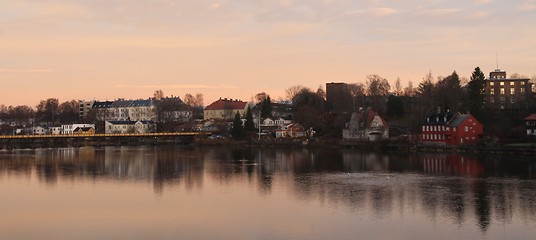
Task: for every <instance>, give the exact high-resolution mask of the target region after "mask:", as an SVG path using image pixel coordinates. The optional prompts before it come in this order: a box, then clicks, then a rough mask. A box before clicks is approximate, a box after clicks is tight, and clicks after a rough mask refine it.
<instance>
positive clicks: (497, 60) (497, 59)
mask: <svg viewBox="0 0 536 240" xmlns="http://www.w3.org/2000/svg"><path fill="white" fill-rule="evenodd" d="M495 61H496V63H497V68H496V69H499V54H498V53H495Z"/></svg>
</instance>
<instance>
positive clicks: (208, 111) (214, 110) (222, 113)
mask: <svg viewBox="0 0 536 240" xmlns="http://www.w3.org/2000/svg"><path fill="white" fill-rule="evenodd" d="M246 110H247V103H246V102H242V101H240V100H233V99H227V98H225V99H221V98H220V99H219V100H217V101H215V102H213V103H211V104H210V105H208V106H207V107H206V108H205V111H204V119H205V120H206V119H222V120H232V119H233V118H234V117H235V115H236V113H239V114H240V116H244V115H245V114H246Z"/></svg>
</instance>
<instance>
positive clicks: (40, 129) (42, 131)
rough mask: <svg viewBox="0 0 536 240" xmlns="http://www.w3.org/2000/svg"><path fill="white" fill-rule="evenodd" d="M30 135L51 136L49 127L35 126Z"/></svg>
mask: <svg viewBox="0 0 536 240" xmlns="http://www.w3.org/2000/svg"><path fill="white" fill-rule="evenodd" d="M30 133H31V134H33V135H44V134H49V130H48V128H47V127H42V126H35V127H31V128H30Z"/></svg>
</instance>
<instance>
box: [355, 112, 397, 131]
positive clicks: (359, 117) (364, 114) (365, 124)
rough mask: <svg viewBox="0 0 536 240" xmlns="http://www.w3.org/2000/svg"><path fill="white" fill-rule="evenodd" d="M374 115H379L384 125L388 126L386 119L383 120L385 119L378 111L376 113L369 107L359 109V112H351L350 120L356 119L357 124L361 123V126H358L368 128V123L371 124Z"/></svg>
mask: <svg viewBox="0 0 536 240" xmlns="http://www.w3.org/2000/svg"><path fill="white" fill-rule="evenodd" d="M376 116H378V117H380V119H381V120H382V124H383V126H384V127H388V126H389V125H388V124H387V121H385V119H383V118H382V117H381V116H380V115H379V114H378V113H376V112H375V111H373V110H370V109H369V108H366V109H363V110H360V111H359V112H354V113H352V116H351V119H350V122H352V121H357V123H358V124H361V123H362V126H360V127H364V128H368V127H370V125H371V124H372V121H373V120H374V117H376ZM364 117H366V118H364ZM363 120H366V121H363Z"/></svg>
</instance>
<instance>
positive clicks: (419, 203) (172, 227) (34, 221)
mask: <svg viewBox="0 0 536 240" xmlns="http://www.w3.org/2000/svg"><path fill="white" fill-rule="evenodd" d="M535 170H536V161H535V160H533V159H531V158H530V157H514V156H508V157H499V156H479V157H475V156H460V155H433V154H420V155H404V154H395V155H388V154H378V153H362V152H358V151H354V150H302V149H299V150H293V149H234V150H229V149H226V148H184V147H170V146H165V147H106V148H91V147H85V148H64V149H38V150H17V151H0V213H1V217H0V239H435V240H439V239H449V240H450V239H534V237H535V236H536V171H535Z"/></svg>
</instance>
